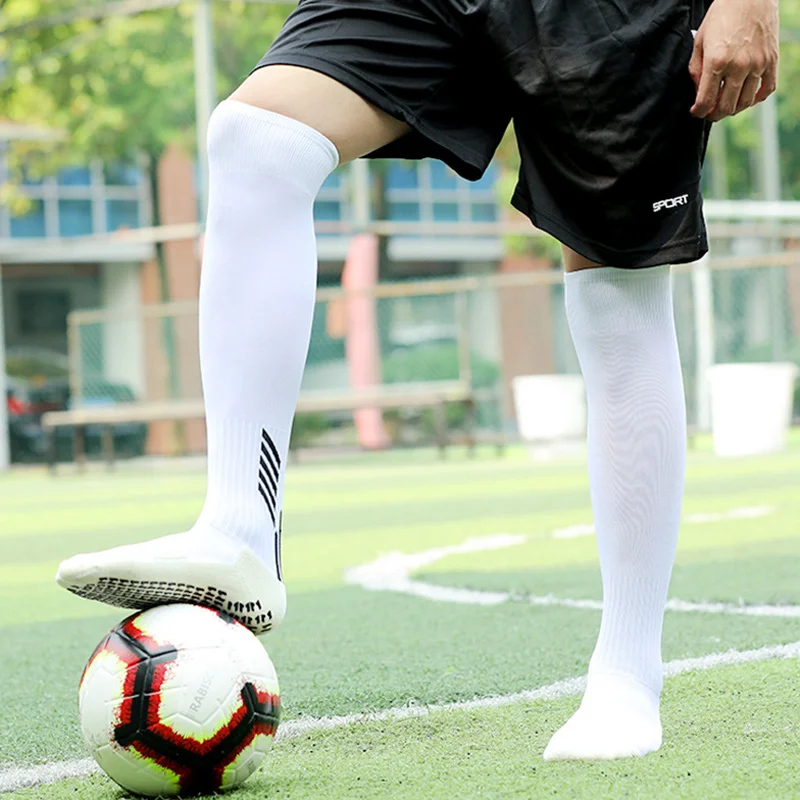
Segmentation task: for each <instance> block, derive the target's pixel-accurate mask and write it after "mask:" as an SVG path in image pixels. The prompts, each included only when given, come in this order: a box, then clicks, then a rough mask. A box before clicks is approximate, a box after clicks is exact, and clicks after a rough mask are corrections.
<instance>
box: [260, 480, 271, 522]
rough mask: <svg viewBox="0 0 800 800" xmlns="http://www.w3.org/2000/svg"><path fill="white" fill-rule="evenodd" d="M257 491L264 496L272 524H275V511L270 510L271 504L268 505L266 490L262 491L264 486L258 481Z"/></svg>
mask: <svg viewBox="0 0 800 800" xmlns="http://www.w3.org/2000/svg"><path fill="white" fill-rule="evenodd" d="M258 492H259V494H260V495H261V496H262V497H263V498H264V502H265V503H266V504H267V511H269V515H270V516H271V517H272V524H273V525H274V524H275V512H274V511H273V510H272V506H271V505H270V502H269V498H268V497H267V494H266V492H265V491H264V487H263V486H262V485H261V484H260V483H259V484H258Z"/></svg>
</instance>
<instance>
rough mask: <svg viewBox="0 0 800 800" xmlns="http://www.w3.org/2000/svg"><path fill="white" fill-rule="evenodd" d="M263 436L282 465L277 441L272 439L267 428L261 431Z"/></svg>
mask: <svg viewBox="0 0 800 800" xmlns="http://www.w3.org/2000/svg"><path fill="white" fill-rule="evenodd" d="M261 438H262V439H263V440H264V441H265V442H266V443H267V444H268V445H269V449H270V450H272V452H273V454H274V455H275V460H276V461H277V462H278V466H279V467H280V465H281V457H280V456H279V455H278V448H277V447H275V443H274V442H273V441H272V439H270V436H269V434H268V433H267V431H266V429H264V430H262V431H261Z"/></svg>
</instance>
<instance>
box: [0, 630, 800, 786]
mask: <svg viewBox="0 0 800 800" xmlns="http://www.w3.org/2000/svg"><path fill="white" fill-rule="evenodd" d="M787 658H800V641H798V642H792V643H791V644H779V645H771V646H769V647H760V648H758V649H756V650H728V651H726V652H722V653H710V654H709V655H706V656H700V657H698V658H683V659H676V660H675V661H668V662H667V663H666V664H664V675H665V677H667V678H672V677H675V676H676V675H682V674H684V673H687V672H703V671H705V670H710V669H714V668H716V667H727V666H736V665H738V664H749V663H752V662H754V661H766V660H768V659H787ZM585 686H586V676H582V677H580V678H566V679H565V680H561V681H556V682H555V683H550V684H547V685H546V686H541V687H539V688H538V689H531V690H528V691H524V692H515V693H514V694H506V695H500V696H495V697H480V698H476V699H475V700H464V701H461V702H458V703H443V704H434V705H423V706H414V705H411V706H401V707H399V708H389V709H387V710H386V711H376V712H374V713H370V714H344V715H342V716H338V717H311V718H308V719H298V720H290V721H289V722H285V723H283V724H282V725H281V726H280V728H279V729H278V736H277V739H278V740H284V739H295V738H297V737H298V736H304V735H305V734H308V733H313V732H315V731H328V730H333V729H334V728H341V727H344V726H346V725H354V724H357V723H364V722H388V721H394V720H401V719H409V718H412V717H427V716H428V715H429V714H437V713H441V712H446V711H473V710H476V709H482V708H502V707H503V706H510V705H515V704H516V703H529V702H535V701H537V700H558V699H560V698H562V697H572V696H574V695H579V694H581V692H583V689H584V687H585ZM95 772H99V768H98V767H97V765H96V764H95V762H94V761H93V760H92V759H90V758H84V759H80V760H78V761H61V762H56V763H50V764H37V765H35V766H29V767H11V768H10V769H6V770H0V793H4V792H13V791H15V790H17V789H23V788H25V787H29V786H39V785H42V784H49V783H56V782H57V781H61V780H64V779H66V778H83V777H86V776H88V775H91V774H92V773H95Z"/></svg>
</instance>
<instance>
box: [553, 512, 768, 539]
mask: <svg viewBox="0 0 800 800" xmlns="http://www.w3.org/2000/svg"><path fill="white" fill-rule="evenodd" d="M774 510H775V508H774V507H773V506H747V507H745V508H734V509H732V510H731V511H721V512H713V513H710V514H687V515H686V516H685V517H684V518H683V524H684V525H702V524H704V523H707V522H725V521H726V520H732V519H758V518H759V517H766V516H768V515H769V514H771V513H772V512H773V511H774ZM593 534H594V525H586V524H582V525H570V526H569V527H568V528H561V529H559V530H556V531H553V532H552V533H551V534H550V538H551V539H577V538H579V537H581V536H592V535H593Z"/></svg>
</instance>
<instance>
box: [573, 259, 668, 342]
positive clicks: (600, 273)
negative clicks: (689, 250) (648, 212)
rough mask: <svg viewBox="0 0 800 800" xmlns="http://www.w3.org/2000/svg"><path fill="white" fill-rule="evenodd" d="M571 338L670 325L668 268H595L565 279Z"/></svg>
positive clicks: (581, 271)
mask: <svg viewBox="0 0 800 800" xmlns="http://www.w3.org/2000/svg"><path fill="white" fill-rule="evenodd" d="M564 289H565V295H566V305H567V315H568V317H569V320H570V327H571V329H572V330H573V334H574V333H575V332H576V331H578V330H586V331H587V333H589V334H596V335H605V334H609V333H615V332H621V331H625V330H635V329H640V328H650V327H653V326H657V325H663V324H664V323H665V321H668V322H669V324H673V323H672V320H673V310H672V287H671V283H670V267H669V266H663V267H648V268H647V269H638V270H632V269H619V268H617V267H596V268H592V269H585V270H579V271H577V272H568V273H566V274H565V276H564Z"/></svg>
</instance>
